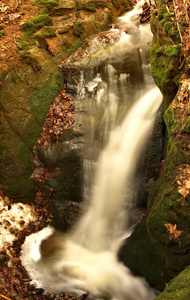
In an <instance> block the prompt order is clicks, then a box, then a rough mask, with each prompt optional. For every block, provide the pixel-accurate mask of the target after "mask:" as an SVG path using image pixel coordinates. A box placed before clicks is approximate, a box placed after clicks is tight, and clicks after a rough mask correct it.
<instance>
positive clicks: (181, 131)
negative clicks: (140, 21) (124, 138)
mask: <svg viewBox="0 0 190 300" xmlns="http://www.w3.org/2000/svg"><path fill="white" fill-rule="evenodd" d="M173 3H174V2H173V1H164V0H161V1H156V6H155V10H154V11H153V13H152V16H151V28H152V32H153V34H154V38H153V42H152V47H151V64H152V74H153V77H154V80H155V82H156V84H157V85H158V87H159V88H160V90H161V92H162V94H163V112H164V122H165V126H166V136H165V137H166V149H165V157H164V160H163V161H162V163H161V165H160V170H159V176H158V178H157V179H156V180H154V181H153V182H152V183H150V185H149V196H148V211H147V215H146V218H145V220H144V221H143V222H141V223H139V225H138V226H137V228H136V229H135V231H134V233H133V234H132V235H131V237H130V238H129V240H128V241H127V245H125V246H124V247H123V248H122V249H121V251H120V257H121V259H122V260H124V261H125V264H126V265H128V266H130V267H131V269H132V270H133V271H134V272H135V273H137V274H141V275H143V276H145V277H146V278H147V280H148V281H149V282H150V283H151V284H153V285H154V286H156V287H157V288H160V289H162V288H163V287H164V286H165V284H166V283H167V282H168V280H169V279H171V278H173V277H174V276H176V275H177V274H179V273H180V272H181V271H182V270H183V269H184V268H185V267H187V266H188V265H189V264H190V227H189V224H190V204H189V203H190V202H189V200H190V180H189V178H190V156H189V140H190V134H189V129H190V127H189V125H190V118H189V97H190V92H189V90H190V89H189V87H190V80H189V57H188V55H187V52H186V51H185V50H184V49H186V48H185V47H184V43H183V41H184V40H185V38H184V37H186V31H187V28H188V26H189V25H188V14H187V11H185V10H184V12H183V9H182V8H184V9H185V6H184V3H182V2H181V1H177V5H178V6H175V7H174V6H173ZM176 17H177V19H176ZM178 17H180V18H183V23H182V22H180V24H181V25H180V26H181V27H180V26H179V19H178ZM142 232H143V234H142ZM141 236H143V238H141ZM137 240H138V241H139V242H137ZM134 245H135V246H134ZM150 249H151V250H150ZM150 253H152V254H150ZM152 257H155V259H153V261H152ZM152 266H154V267H153V268H152ZM188 270H189V269H186V272H187V273H188V272H189V271H188ZM150 274H151V276H150ZM188 274H189V273H188ZM176 282H177V279H176ZM174 286H176V285H174ZM168 291H169V288H168V290H167V292H166V294H164V296H163V297H162V296H161V295H160V296H159V297H158V299H168V298H167V296H165V295H169V294H168ZM185 295H186V294H185ZM172 297H174V298H171V299H175V296H172ZM176 297H178V296H176ZM187 298H188V297H187V296H186V297H184V298H183V297H182V299H187ZM176 299H177V298H176Z"/></svg>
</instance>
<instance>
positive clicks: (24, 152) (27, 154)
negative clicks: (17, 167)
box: [17, 144, 32, 173]
mask: <svg viewBox="0 0 190 300" xmlns="http://www.w3.org/2000/svg"><path fill="white" fill-rule="evenodd" d="M31 153H32V152H31V149H30V150H29V148H28V146H27V145H26V144H24V145H23V146H22V147H21V148H20V149H19V151H18V152H17V158H18V159H19V160H20V161H22V163H23V165H24V167H25V169H26V170H27V171H28V172H31V173H32V154H31Z"/></svg>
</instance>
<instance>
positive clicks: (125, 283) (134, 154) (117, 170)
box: [21, 3, 161, 300]
mask: <svg viewBox="0 0 190 300" xmlns="http://www.w3.org/2000/svg"><path fill="white" fill-rule="evenodd" d="M140 5H141V6H142V3H141V4H140ZM140 5H139V4H138V5H137V7H136V8H134V10H133V11H132V12H130V13H129V14H127V15H126V17H125V18H126V19H127V22H125V21H124V17H123V18H122V19H121V20H120V22H122V26H123V27H125V28H130V30H131V31H134V30H136V26H135V22H136V15H137V12H138V13H139V10H140ZM133 19H134V20H135V21H134V20H133ZM138 34H139V32H138ZM123 35H124V36H125V38H126V39H127V40H130V39H131V37H130V36H127V37H126V33H124V34H123ZM121 39H123V36H122V35H121ZM121 44H122V41H121V40H120V41H119V42H118V45H120V47H121ZM137 56H138V55H137ZM106 72H107V74H108V75H109V76H107V77H108V83H106V82H103V80H102V78H101V74H98V75H96V76H95V79H93V80H91V81H90V82H88V83H86V88H87V89H88V91H89V92H91V93H92V98H91V101H96V105H97V106H98V105H100V104H101V103H104V104H105V103H107V104H106V107H107V110H105V111H104V114H103V116H102V118H103V120H104V123H105V136H106V139H107V145H106V147H105V148H104V150H103V151H101V153H100V155H99V159H98V162H97V165H96V172H95V179H94V183H93V188H92V195H91V200H90V203H89V204H88V208H87V210H86V212H85V213H84V215H83V217H81V219H80V220H79V221H78V223H77V224H76V226H75V227H74V228H73V230H72V231H71V232H70V233H69V234H67V235H64V236H62V235H60V234H59V235H57V234H56V233H54V230H53V229H52V228H50V227H47V228H44V229H43V230H42V231H40V232H39V233H37V234H34V235H31V236H29V237H28V238H26V241H25V243H24V245H23V247H22V255H21V260H22V264H23V265H24V266H25V268H26V270H27V271H28V273H29V275H30V277H31V278H32V280H33V283H35V284H36V285H37V286H38V287H42V288H44V289H45V290H47V291H48V290H51V291H55V292H61V291H71V292H76V293H77V294H79V295H80V294H81V293H84V292H89V293H90V294H91V296H93V297H95V298H99V299H101V298H105V297H106V298H108V299H112V298H113V299H117V300H137V299H138V300H151V299H153V298H154V296H155V295H154V293H153V292H152V290H151V289H150V288H149V287H148V286H147V284H146V283H145V281H144V280H143V279H141V278H137V277H134V276H133V275H132V274H131V272H130V270H128V269H127V268H126V267H125V266H123V265H122V263H120V262H119V261H118V260H117V252H118V249H119V247H120V245H121V242H122V240H123V237H124V229H126V226H127V225H128V218H129V210H130V205H129V204H128V201H127V197H126V187H127V186H128V185H129V182H130V180H131V178H132V177H133V176H134V173H135V169H136V164H137V161H138V158H139V156H140V154H141V151H142V149H143V146H144V145H145V143H146V141H147V139H148V136H149V134H150V130H151V128H152V126H153V123H154V116H155V114H156V111H157V110H158V108H159V106H160V104H161V95H160V92H159V90H158V89H157V88H155V87H153V88H151V89H150V86H149V91H148V92H144V93H143V92H142V91H141V97H140V99H139V100H138V101H135V104H134V105H133V107H132V108H130V110H129V112H128V113H127V115H126V116H125V118H123V120H122V124H121V125H120V126H117V127H115V129H113V127H114V124H116V119H117V118H118V116H117V114H118V110H121V111H122V105H121V107H119V100H118V96H117V89H118V84H115V83H114V80H115V79H116V80H117V82H119V88H120V89H121V92H122V91H124V93H125V91H126V88H127V87H128V83H129V81H130V78H129V77H130V75H129V74H126V73H122V72H120V74H119V76H118V74H116V73H117V72H116V70H115V68H114V67H113V66H112V64H111V63H110V64H108V65H107V71H106ZM149 77H150V76H149V71H147V70H146V81H147V82H148V81H149ZM84 85H85V83H84V77H83V75H82V79H81V87H80V91H79V93H80V94H81V92H82V94H84ZM98 85H99V87H98V89H97V90H94V88H96V86H98ZM151 87H152V83H151ZM146 88H147V85H146ZM94 91H96V93H95V92H94ZM142 93H143V95H142ZM110 124H111V126H110ZM108 127H109V128H110V129H112V130H111V133H110V134H108V132H109V130H108ZM129 231H130V229H129V228H128V234H129ZM126 234H127V232H125V235H126ZM48 236H50V237H49V238H48V239H47V240H45V241H42V240H43V239H44V238H47V237H48ZM41 241H42V242H41ZM40 244H41V253H40V252H39V247H40Z"/></svg>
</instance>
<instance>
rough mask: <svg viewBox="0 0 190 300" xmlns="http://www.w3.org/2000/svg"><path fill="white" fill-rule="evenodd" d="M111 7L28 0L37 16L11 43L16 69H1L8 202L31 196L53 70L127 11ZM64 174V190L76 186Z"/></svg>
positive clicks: (53, 90)
mask: <svg viewBox="0 0 190 300" xmlns="http://www.w3.org/2000/svg"><path fill="white" fill-rule="evenodd" d="M114 2H115V1H104V0H101V1H85V3H84V1H73V0H71V1H65V0H35V1H33V5H34V8H36V10H37V11H38V12H39V13H38V15H35V16H34V17H32V18H31V19H29V20H27V21H25V22H24V23H22V24H21V27H20V29H21V36H20V37H19V38H18V39H17V40H15V43H16V45H17V48H18V51H17V52H18V55H19V65H17V66H16V67H15V66H14V65H8V67H7V69H6V70H2V69H0V89H1V98H0V116H1V122H0V168H1V179H0V188H1V189H2V190H3V191H4V192H5V193H7V195H8V196H9V197H12V198H16V199H20V200H23V201H24V200H26V201H27V200H29V199H31V198H32V197H33V195H34V194H35V187H34V184H33V181H32V179H31V178H30V176H31V174H32V173H33V162H32V160H33V155H32V154H33V147H34V145H35V143H36V140H37V139H38V137H39V134H40V131H41V126H42V124H43V122H44V119H45V116H46V114H47V112H48V110H49V106H50V104H51V102H52V100H53V99H54V98H55V97H56V96H57V95H58V94H59V93H60V91H61V90H62V88H63V84H64V78H63V76H62V75H61V74H60V73H59V72H58V71H57V69H58V66H59V65H60V63H61V62H62V61H63V60H64V59H65V58H67V57H68V56H69V55H70V54H71V53H73V52H74V51H76V50H77V49H78V48H79V47H80V46H81V45H82V40H83V39H85V38H86V37H88V36H89V35H91V34H94V33H97V32H100V31H101V30H102V29H107V28H108V24H109V22H110V20H113V18H114V17H115V16H116V15H118V14H121V13H122V12H123V11H126V10H127V9H128V8H129V1H117V2H118V3H120V4H121V7H120V8H119V9H118V8H116V7H115V5H113V3H114ZM108 15H109V18H108V17H107V16H108ZM1 33H3V28H0V36H1ZM73 163H74V162H73ZM71 164H72V163H71ZM68 172H69V171H68V168H67V167H66V173H65V177H64V176H63V178H62V179H60V184H62V185H64V184H63V183H62V182H61V180H64V182H65V186H66V190H67V189H68V186H70V184H71V183H72V184H75V174H72V175H71V178H73V179H71V178H70V179H69V175H68ZM69 180H70V181H69ZM68 181H69V182H68ZM67 182H68V186H67ZM60 193H61V192H60ZM71 197H74V196H73V195H71Z"/></svg>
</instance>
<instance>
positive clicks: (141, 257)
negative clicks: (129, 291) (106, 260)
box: [118, 219, 171, 290]
mask: <svg viewBox="0 0 190 300" xmlns="http://www.w3.org/2000/svg"><path fill="white" fill-rule="evenodd" d="M118 256H119V259H120V260H121V261H122V262H123V263H124V264H125V265H126V266H127V267H128V268H130V269H131V271H132V272H133V273H134V274H135V275H138V276H143V277H145V279H146V280H147V282H148V283H149V284H150V285H151V286H152V287H154V288H155V289H158V290H163V289H164V287H165V285H166V283H167V282H168V281H169V280H170V279H171V276H170V275H169V274H168V271H167V269H166V267H165V264H164V259H163V258H162V257H161V256H160V255H159V253H158V252H157V251H156V249H155V248H154V246H153V245H152V243H151V240H150V239H149V236H148V234H147V229H146V220H145V219H144V220H143V221H142V222H141V223H139V224H138V225H137V226H136V227H135V229H134V231H133V233H132V234H131V236H130V237H129V238H128V239H127V240H126V241H125V243H124V244H123V246H122V247H121V249H120V251H119V254H118Z"/></svg>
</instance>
